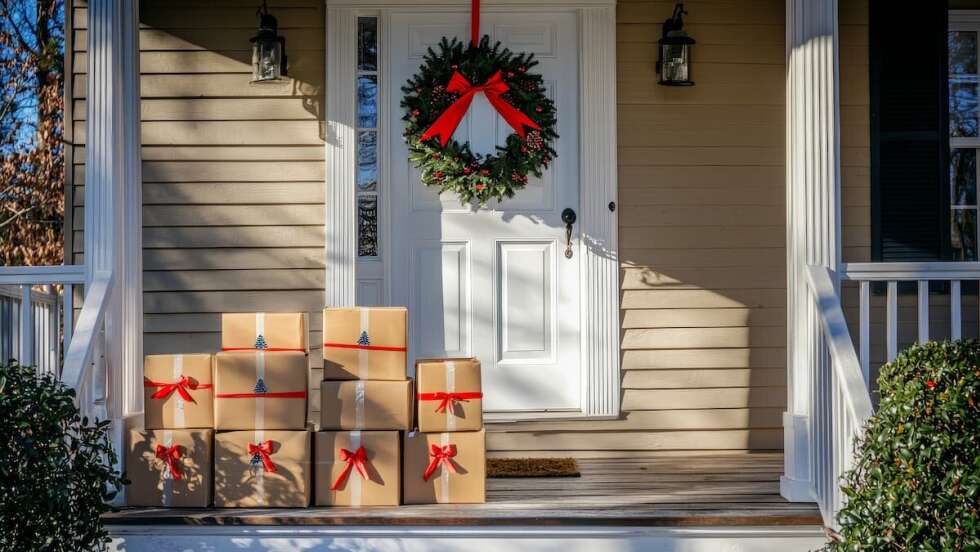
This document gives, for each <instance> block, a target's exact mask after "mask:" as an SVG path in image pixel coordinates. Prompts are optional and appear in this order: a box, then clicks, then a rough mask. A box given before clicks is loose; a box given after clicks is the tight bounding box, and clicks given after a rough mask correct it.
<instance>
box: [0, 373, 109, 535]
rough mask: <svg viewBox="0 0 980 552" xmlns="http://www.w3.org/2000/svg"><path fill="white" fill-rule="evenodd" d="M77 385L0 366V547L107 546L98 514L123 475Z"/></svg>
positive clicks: (103, 427)
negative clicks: (78, 401) (81, 409)
mask: <svg viewBox="0 0 980 552" xmlns="http://www.w3.org/2000/svg"><path fill="white" fill-rule="evenodd" d="M74 395H75V393H74V391H73V390H71V389H68V388H67V387H65V386H64V385H63V384H61V383H60V382H58V381H57V380H55V379H54V378H53V377H52V376H50V375H43V376H42V375H37V374H36V372H35V370H34V369H33V368H30V367H26V366H20V365H18V364H16V363H13V364H7V365H0V550H5V551H6V550H10V551H14V550H17V551H27V550H44V551H49V550H50V551H59V552H60V551H65V552H69V551H70V552H77V551H79V550H105V549H106V543H107V542H108V536H107V533H106V530H105V527H104V526H103V524H102V521H101V517H100V516H101V514H102V513H104V512H106V511H108V510H110V507H109V506H108V504H107V501H109V500H111V499H112V498H113V497H114V496H115V495H116V492H117V491H118V490H119V489H120V487H121V484H122V483H123V480H122V479H121V478H120V475H119V474H118V473H117V472H116V471H115V470H114V468H113V467H112V466H113V465H114V464H115V460H116V455H115V452H114V451H113V450H112V445H111V443H110V441H109V424H108V422H105V421H97V422H95V423H94V424H91V423H89V421H88V419H86V418H82V417H81V416H80V415H79V413H78V409H76V408H75V405H74V402H73V399H74Z"/></svg>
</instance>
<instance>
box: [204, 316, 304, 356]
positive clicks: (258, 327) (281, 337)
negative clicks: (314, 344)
mask: <svg viewBox="0 0 980 552" xmlns="http://www.w3.org/2000/svg"><path fill="white" fill-rule="evenodd" d="M308 327H309V325H308V324H307V316H306V313H282V312H250V313H225V314H222V315H221V350H222V351H257V350H261V351H268V352H282V351H288V352H294V353H296V352H299V353H308V352H309V351H310V348H309V345H308V343H309V340H308V339H307V328H308Z"/></svg>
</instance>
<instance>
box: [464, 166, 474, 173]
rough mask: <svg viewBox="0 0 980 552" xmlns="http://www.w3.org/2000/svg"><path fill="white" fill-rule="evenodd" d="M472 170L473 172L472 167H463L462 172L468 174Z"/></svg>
mask: <svg viewBox="0 0 980 552" xmlns="http://www.w3.org/2000/svg"><path fill="white" fill-rule="evenodd" d="M472 172H473V169H471V168H469V167H463V174H470V173H472Z"/></svg>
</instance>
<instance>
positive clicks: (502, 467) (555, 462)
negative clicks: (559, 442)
mask: <svg viewBox="0 0 980 552" xmlns="http://www.w3.org/2000/svg"><path fill="white" fill-rule="evenodd" d="M581 476H582V474H581V473H579V471H578V462H576V461H575V459H574V458H487V477H492V478H505V477H581Z"/></svg>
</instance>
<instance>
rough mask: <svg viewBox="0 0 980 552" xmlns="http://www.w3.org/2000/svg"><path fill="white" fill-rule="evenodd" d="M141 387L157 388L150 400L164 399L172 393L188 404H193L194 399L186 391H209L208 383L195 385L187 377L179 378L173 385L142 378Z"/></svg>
mask: <svg viewBox="0 0 980 552" xmlns="http://www.w3.org/2000/svg"><path fill="white" fill-rule="evenodd" d="M143 387H157V388H158V389H157V391H156V392H155V393H153V394H152V395H150V398H151V399H166V398H167V397H169V396H170V395H171V394H173V392H174V391H176V392H177V394H179V395H180V398H182V399H184V400H185V401H188V402H195V401H194V397H191V394H190V393H188V392H187V390H188V389H190V390H191V391H195V390H197V389H210V388H211V384H210V383H197V382H196V381H194V380H191V379H189V378H188V377H187V376H183V375H182V376H180V379H179V380H177V381H175V382H173V383H166V382H161V381H153V380H151V379H148V378H143Z"/></svg>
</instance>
